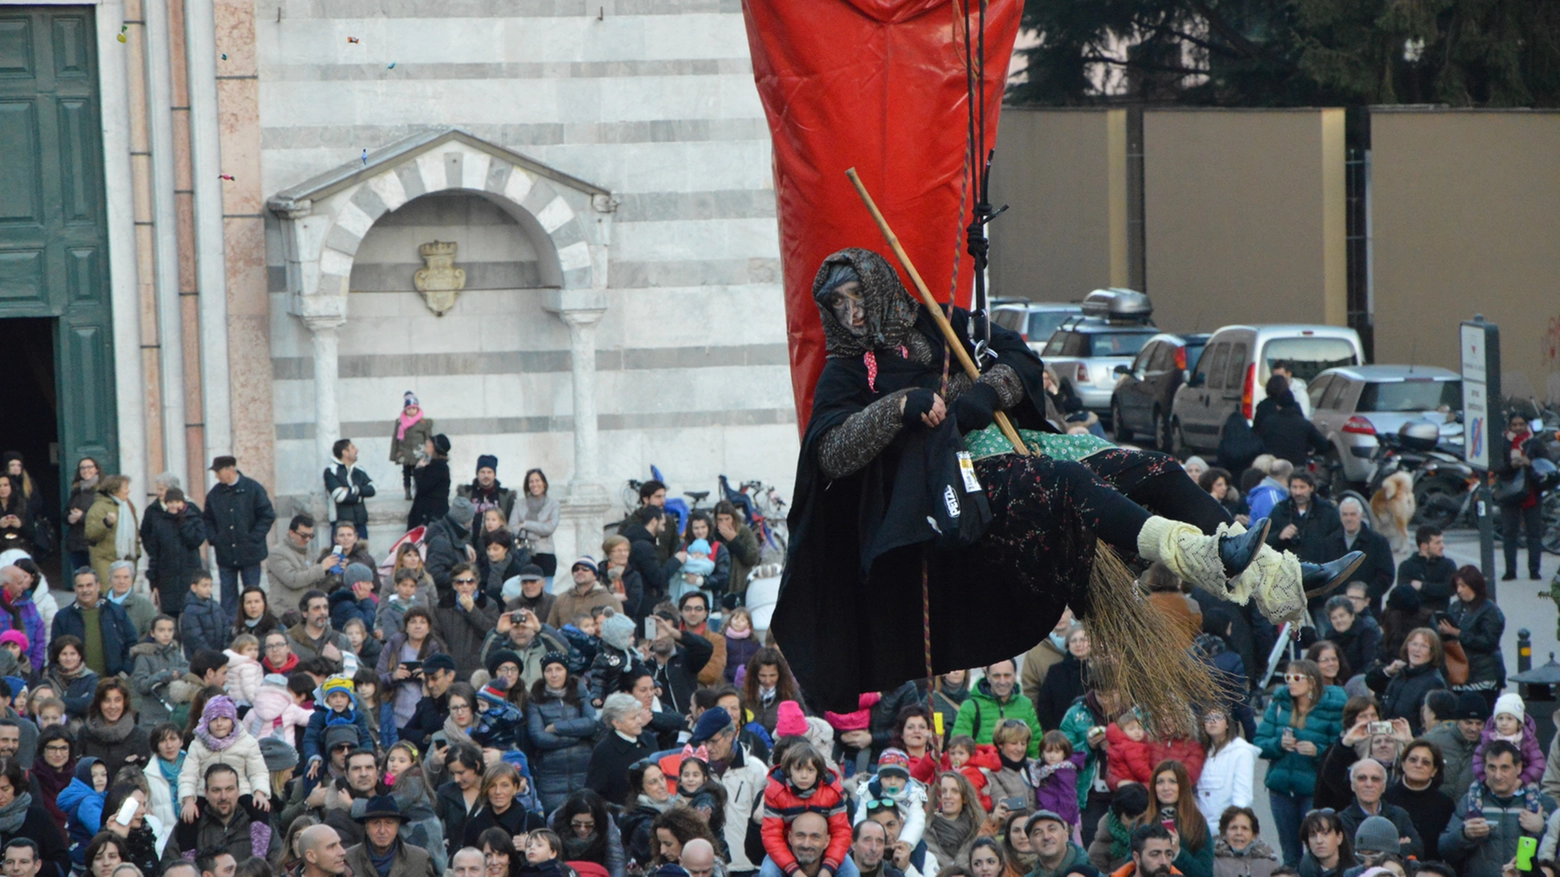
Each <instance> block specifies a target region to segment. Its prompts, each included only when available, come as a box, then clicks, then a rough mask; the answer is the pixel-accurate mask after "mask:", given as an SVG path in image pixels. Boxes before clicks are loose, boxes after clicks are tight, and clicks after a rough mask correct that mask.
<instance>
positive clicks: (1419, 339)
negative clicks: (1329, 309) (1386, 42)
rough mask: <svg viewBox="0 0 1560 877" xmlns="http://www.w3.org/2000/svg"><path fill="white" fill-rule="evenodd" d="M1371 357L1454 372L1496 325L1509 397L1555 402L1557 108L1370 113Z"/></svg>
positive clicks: (1559, 271)
mask: <svg viewBox="0 0 1560 877" xmlns="http://www.w3.org/2000/svg"><path fill="white" fill-rule="evenodd" d="M1371 174H1372V187H1371V214H1372V223H1373V229H1372V233H1373V236H1374V252H1375V271H1374V274H1375V313H1376V358H1377V360H1378V361H1380V362H1408V361H1409V358H1410V357H1411V356H1412V357H1415V358H1416V359H1417V360H1418V361H1419V362H1423V363H1427V364H1433V365H1440V366H1446V367H1448V368H1458V367H1459V363H1458V348H1457V324H1458V323H1459V322H1460V321H1462V320H1466V319H1469V318H1470V317H1472V316H1473V315H1474V314H1475V313H1483V314H1484V316H1485V317H1486V318H1487V319H1488V320H1490V321H1492V322H1494V323H1498V324H1499V325H1500V330H1501V364H1502V367H1503V371H1504V373H1505V380H1504V382H1503V383H1504V390H1505V392H1506V393H1507V394H1508V395H1517V396H1528V395H1536V396H1537V397H1538V398H1540V399H1545V398H1549V399H1552V400H1556V401H1560V222H1557V211H1560V113H1554V112H1524V111H1499V112H1497V111H1467V110H1426V111H1410V110H1377V111H1375V112H1373V113H1372V115H1371Z"/></svg>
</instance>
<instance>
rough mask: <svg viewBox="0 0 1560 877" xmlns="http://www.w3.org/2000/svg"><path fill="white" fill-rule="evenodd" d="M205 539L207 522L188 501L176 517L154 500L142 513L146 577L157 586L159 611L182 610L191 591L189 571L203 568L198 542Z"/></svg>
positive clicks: (172, 611) (198, 510)
mask: <svg viewBox="0 0 1560 877" xmlns="http://www.w3.org/2000/svg"><path fill="white" fill-rule="evenodd" d="M205 542H206V524H205V521H204V520H202V518H201V514H200V508H199V507H198V506H196V505H195V504H194V503H190V504H189V505H187V506H186V507H185V509H184V512H183V513H182V514H180V515H179V516H178V517H175V516H173V515H170V514H168V512H167V511H166V510H165V509H164V508H163V505H162V503H160V502H154V503H151V504H150V505H148V506H147V507H146V514H144V515H142V516H141V547H142V548H144V549H146V581H147V583H148V584H150V585H151V586H152V587H153V588H155V589H156V590H157V595H158V598H159V599H160V600H161V606H162V611H164V612H168V613H172V614H177V613H179V612H181V611H183V610H184V598H185V595H187V594H188V593H189V591H190V574H191V573H193V572H194V571H195V570H197V569H203V568H204V567H205V564H203V563H202V562H201V559H200V546H201V545H203V544H205Z"/></svg>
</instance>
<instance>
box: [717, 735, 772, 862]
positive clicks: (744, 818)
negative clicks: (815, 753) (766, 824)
mask: <svg viewBox="0 0 1560 877" xmlns="http://www.w3.org/2000/svg"><path fill="white" fill-rule="evenodd" d="M732 745H733V746H736V747H738V748H740V749H741V751H742V766H741V767H727V768H726V772H725V773H724V774H722V775H721V777H720V784H721V785H722V786H725V787H726V829H725V833H726V846H727V847H728V848H729V849H730V850H731V861H730V862H729V863H727V870H728V871H756V870H758V863H755V862H750V861H748V857H747V852H746V845H747V832H748V823H749V821H750V820H751V821H752V822H758V821H760V819H761V817H762V816H763V815H764V808H763V806H762V803H763V800H764V789H765V788H767V787H768V785H769V771H768V769H767V767H766V765H765V764H764V763H763V762H762V761H759V760H758V759H757V758H754V757H753V753H752V752H750V751H748V748H747V747H746V746H743V745H742V744H740V743H733V744H732Z"/></svg>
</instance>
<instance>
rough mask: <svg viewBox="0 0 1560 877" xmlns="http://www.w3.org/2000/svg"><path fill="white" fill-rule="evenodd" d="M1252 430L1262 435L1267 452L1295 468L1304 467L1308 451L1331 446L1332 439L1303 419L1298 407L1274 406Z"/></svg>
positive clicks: (1326, 449)
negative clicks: (1330, 440)
mask: <svg viewBox="0 0 1560 877" xmlns="http://www.w3.org/2000/svg"><path fill="white" fill-rule="evenodd" d="M1252 431H1253V432H1255V433H1256V434H1257V438H1260V439H1262V444H1263V446H1264V447H1266V448H1267V451H1268V453H1270V454H1272V455H1273V456H1275V457H1278V458H1279V459H1282V460H1288V461H1289V462H1291V463H1293V464H1295V468H1296V469H1304V468H1305V465H1306V462H1307V458H1308V457H1309V456H1310V454H1312V453H1317V454H1325V453H1327V452H1328V451H1329V450H1331V449H1332V443H1331V442H1329V441H1327V437H1326V436H1324V435H1322V434H1321V432H1320V431H1319V430H1317V428H1316V425H1315V424H1313V423H1311V421H1309V420H1306V419H1305V415H1304V414H1301V413H1300V409H1299V408H1288V407H1286V408H1275V409H1274V410H1273V413H1271V414H1269V415H1267V416H1266V417H1264V418H1263V419H1262V420H1261V421H1260V425H1259V426H1254V427H1252Z"/></svg>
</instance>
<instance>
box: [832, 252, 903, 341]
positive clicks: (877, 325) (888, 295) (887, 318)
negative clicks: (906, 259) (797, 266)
mask: <svg viewBox="0 0 1560 877" xmlns="http://www.w3.org/2000/svg"><path fill="white" fill-rule="evenodd" d="M852 280H856V281H859V282H860V283H861V301H862V306H863V307H864V308H865V309H866V316H867V325H866V331H865V332H863V333H862V334H860V335H857V334H856V333H855V332H853V331H851V330H850V328H849V327H847V326H844V325H841V324H840V321H839V320H838V319H836V318H835V316H834V309H833V308H832V307H830V299H831V298H832V296H833V294H834V290H835V288H837V287H839V286H841V285H842V284H844V283H848V282H850V281H852ZM813 301H814V302H816V303H817V305H818V316H819V318H820V319H821V321H822V322H823V337H824V342H825V346H826V348H827V349H828V352H829V355H830V356H839V357H858V356H863V355H865V354H868V353H872V352H873V351H876V350H892V349H895V348H898V347H899V346H900V345H901V344H903V343H904V339H905V337H906V336H908V335H909V334H910V332H911V330H912V328H913V327H914V326H915V315H916V310H917V309H918V308H919V307H920V305H919V304H918V303H917V302H916V300H915V299H914V298H912V297H911V296H910V293H909V291H907V290H906V289H905V286H904V284H903V283H901V282H900V281H899V274H898V273H896V272H895V271H894V268H893V266H892V265H890V264H888V260H887V259H884V258H883V257H882V256H880V255H878V254H877V253H874V252H872V251H871V250H864V249H861V248H859V247H848V248H846V249H843V250H840V251H839V252H837V253H835V254H834V255H832V256H829V257H828V258H827V259H824V260H823V264H822V265H821V266H819V268H818V274H817V276H816V277H815V278H813Z"/></svg>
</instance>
